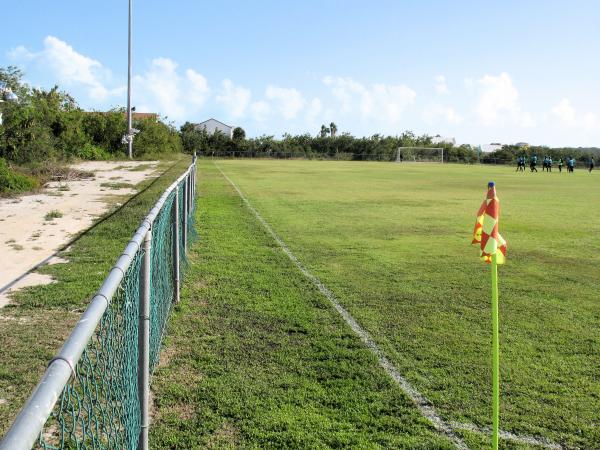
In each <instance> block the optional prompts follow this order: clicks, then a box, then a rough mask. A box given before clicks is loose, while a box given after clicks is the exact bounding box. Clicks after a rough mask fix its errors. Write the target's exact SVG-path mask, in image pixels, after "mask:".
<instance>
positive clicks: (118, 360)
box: [36, 180, 197, 450]
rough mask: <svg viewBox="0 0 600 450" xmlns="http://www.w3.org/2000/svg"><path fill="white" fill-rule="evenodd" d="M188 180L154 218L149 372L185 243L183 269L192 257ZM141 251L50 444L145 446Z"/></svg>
mask: <svg viewBox="0 0 600 450" xmlns="http://www.w3.org/2000/svg"><path fill="white" fill-rule="evenodd" d="M176 192H178V193H179V195H178V197H179V214H178V217H177V220H178V222H179V230H180V233H179V235H180V238H179V239H178V240H176V239H175V226H174V220H175V209H174V208H175V201H176ZM183 192H184V180H183V181H181V182H180V184H179V186H177V187H176V188H175V189H173V191H172V192H171V193H170V195H169V196H168V197H167V199H166V200H165V202H164V204H163V206H162V208H161V210H160V212H159V213H158V214H157V216H156V218H155V219H154V221H153V224H152V242H151V247H150V249H151V250H150V264H151V266H150V267H151V270H150V292H151V294H150V348H149V352H150V372H152V371H153V370H154V368H155V367H156V365H157V364H158V359H159V353H160V346H161V344H162V340H163V336H164V333H165V330H166V325H167V321H168V318H169V313H170V311H171V307H172V304H173V301H174V300H175V298H174V296H175V282H176V281H175V266H174V262H175V261H174V250H175V247H174V246H175V245H179V255H180V277H181V276H182V275H183V273H184V270H185V268H186V267H187V265H188V259H187V255H186V252H185V242H184V240H183V232H182V231H183V227H184V203H183V198H184V196H183ZM193 211H194V208H191V210H190V211H189V213H188V214H189V215H188V221H187V224H188V235H187V237H188V245H189V244H190V243H191V241H193V240H194V239H196V237H197V234H196V231H195V229H194V226H193V223H194V221H193V218H192V217H193ZM144 256H145V255H144V250H143V246H140V249H139V250H138V251H137V253H136V254H135V256H134V257H133V260H132V262H131V265H130V266H129V268H128V269H127V271H126V273H125V274H124V277H123V279H122V281H121V284H120V285H119V288H118V290H117V292H116V293H115V295H114V296H113V298H112V300H111V302H110V304H109V306H108V308H107V309H106V311H105V312H104V315H103V316H102V319H101V320H100V323H99V324H98V325H97V327H96V330H95V332H94V334H93V336H92V338H91V339H90V341H89V342H88V343H87V346H86V348H85V350H84V352H83V354H82V356H81V358H80V360H79V361H78V363H77V365H76V367H75V373H76V376H74V377H71V379H70V380H69V382H68V383H67V385H66V386H65V388H64V389H63V391H62V394H61V395H60V398H59V400H58V401H57V403H56V405H55V407H54V410H53V411H52V414H51V415H50V417H49V418H48V419H47V421H46V424H45V425H44V427H43V429H42V432H41V434H40V436H39V439H38V442H37V445H36V448H43V449H65V448H67V449H131V450H134V449H136V448H137V446H138V439H139V434H140V401H139V398H138V326H139V301H140V294H141V293H142V292H143V288H142V286H141V282H142V276H141V275H142V270H143V261H144Z"/></svg>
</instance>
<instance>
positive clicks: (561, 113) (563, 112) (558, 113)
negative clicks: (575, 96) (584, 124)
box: [550, 98, 577, 126]
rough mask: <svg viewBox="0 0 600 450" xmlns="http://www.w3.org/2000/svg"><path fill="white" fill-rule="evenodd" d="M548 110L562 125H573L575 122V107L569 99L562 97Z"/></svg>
mask: <svg viewBox="0 0 600 450" xmlns="http://www.w3.org/2000/svg"><path fill="white" fill-rule="evenodd" d="M550 112H551V113H552V115H553V116H554V117H555V118H557V119H558V120H559V121H560V122H561V124H563V125H567V126H574V125H575V124H576V123H577V121H576V119H575V108H573V105H571V102H570V101H569V99H566V98H563V99H562V100H561V101H560V102H558V104H557V105H555V106H554V107H553V108H552V109H551V111H550Z"/></svg>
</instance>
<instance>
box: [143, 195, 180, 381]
mask: <svg viewBox="0 0 600 450" xmlns="http://www.w3.org/2000/svg"><path fill="white" fill-rule="evenodd" d="M174 200H175V193H174V192H172V193H171V195H170V196H169V198H168V199H167V201H166V202H165V206H164V207H163V208H162V210H161V211H160V213H158V216H157V217H156V219H154V225H153V226H152V247H151V263H150V264H151V268H152V275H151V279H150V286H151V287H150V372H152V371H153V369H154V367H156V364H158V354H159V352H160V344H161V342H162V337H163V333H164V330H165V326H166V325H167V319H168V318H169V312H170V311H171V305H172V304H173V294H174V291H175V288H174V285H175V275H174V265H173V229H174V227H173V210H172V208H173V203H174ZM181 254H182V253H180V255H181Z"/></svg>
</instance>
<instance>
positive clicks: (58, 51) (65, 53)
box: [9, 36, 124, 101]
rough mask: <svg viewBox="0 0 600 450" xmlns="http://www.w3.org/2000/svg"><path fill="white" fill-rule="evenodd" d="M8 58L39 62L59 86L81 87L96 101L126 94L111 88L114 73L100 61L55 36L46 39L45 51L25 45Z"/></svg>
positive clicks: (118, 88) (13, 51)
mask: <svg viewBox="0 0 600 450" xmlns="http://www.w3.org/2000/svg"><path fill="white" fill-rule="evenodd" d="M9 57H11V58H12V59H15V60H18V61H24V62H27V61H38V62H39V63H40V64H42V65H43V66H44V68H45V69H46V70H47V69H50V71H51V72H52V73H53V74H54V76H55V77H56V78H57V81H58V83H59V84H65V85H67V86H72V85H80V86H83V87H85V88H86V89H87V90H88V95H89V96H90V98H92V99H93V100H99V101H102V100H105V99H107V98H108V97H111V96H115V95H120V94H122V93H123V89H124V88H123V87H117V88H113V89H109V88H107V87H106V86H105V84H106V83H107V82H108V81H110V78H111V73H110V71H109V70H108V69H106V68H105V67H104V66H103V65H102V64H101V63H100V62H99V61H96V60H95V59H92V58H90V57H88V56H85V55H82V54H81V53H78V52H77V51H75V49H74V48H73V47H72V46H70V45H69V44H67V43H66V42H64V41H62V40H60V39H58V38H57V37H54V36H47V37H46V38H45V39H44V49H43V50H42V51H40V52H37V53H34V52H31V51H29V50H28V49H27V48H25V47H24V46H22V45H21V46H18V47H17V48H15V49H14V50H12V51H10V52H9Z"/></svg>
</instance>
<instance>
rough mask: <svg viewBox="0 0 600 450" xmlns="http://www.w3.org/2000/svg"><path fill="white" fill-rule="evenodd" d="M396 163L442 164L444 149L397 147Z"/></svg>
mask: <svg viewBox="0 0 600 450" xmlns="http://www.w3.org/2000/svg"><path fill="white" fill-rule="evenodd" d="M396 162H398V163H399V162H438V163H443V162H444V149H443V148H441V147H398V148H397V149H396Z"/></svg>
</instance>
